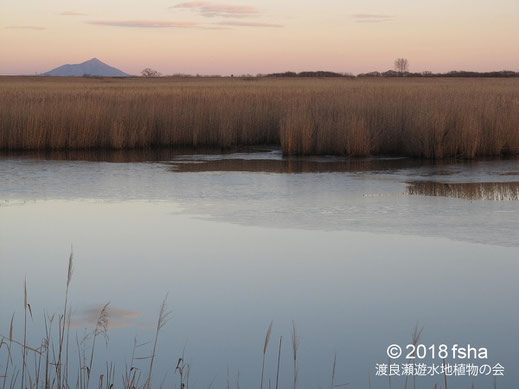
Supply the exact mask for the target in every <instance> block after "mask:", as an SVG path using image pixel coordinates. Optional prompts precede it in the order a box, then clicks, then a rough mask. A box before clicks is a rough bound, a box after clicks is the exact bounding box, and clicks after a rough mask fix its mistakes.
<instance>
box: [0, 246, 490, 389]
mask: <svg viewBox="0 0 519 389" xmlns="http://www.w3.org/2000/svg"><path fill="white" fill-rule="evenodd" d="M72 274H73V255H72V253H71V254H70V257H69V261H68V271H67V274H66V283H65V293H64V302H63V311H62V312H60V313H57V314H52V315H50V314H48V313H44V321H43V322H44V336H43V338H42V339H41V342H40V343H39V344H38V345H32V344H29V341H28V339H29V333H28V329H27V324H28V321H29V320H31V321H32V318H33V311H32V308H31V305H30V299H29V297H28V288H27V282H25V283H24V310H23V337H22V338H21V339H16V337H15V336H14V331H13V330H14V328H13V327H14V325H13V322H14V314H13V315H12V317H11V324H10V328H9V332H8V334H2V333H1V332H0V388H1V389H6V388H9V389H13V388H18V387H20V388H21V389H39V388H42V389H70V388H75V389H88V388H98V389H113V388H124V389H151V388H161V389H162V388H164V387H173V388H177V387H178V388H179V389H188V388H189V379H190V373H191V365H190V364H189V363H187V362H186V360H185V358H184V352H182V354H180V355H179V358H178V360H176V362H175V363H171V370H172V372H173V374H174V375H175V381H174V382H169V381H168V382H167V383H166V377H167V375H168V373H171V372H166V374H165V375H163V378H161V376H159V377H157V375H158V374H157V372H154V369H153V368H154V363H155V360H156V357H157V349H158V347H159V346H160V334H161V330H162V328H163V327H164V326H165V325H166V323H167V322H168V319H169V315H170V312H169V311H168V310H167V305H166V302H167V295H166V297H165V298H164V300H163V301H162V304H161V305H160V309H159V314H158V317H157V321H156V324H155V327H154V330H155V331H154V335H153V338H152V341H151V342H148V343H144V344H140V345H139V344H137V339H135V340H134V343H133V350H132V354H131V357H130V359H129V362H126V363H124V366H121V365H122V364H120V365H119V366H118V365H117V364H116V363H115V362H112V361H99V357H98V355H96V344H98V343H99V342H100V341H102V340H103V339H104V340H105V341H106V342H107V345H108V334H107V333H108V328H109V322H110V320H111V318H110V306H109V304H108V303H107V304H105V305H104V306H103V307H102V308H100V309H99V312H98V316H97V320H96V324H95V325H94V327H93V328H92V329H91V331H90V332H87V333H86V334H85V335H83V336H82V337H81V338H79V337H78V334H77V333H76V334H72V333H71V306H70V304H69V300H68V296H69V288H70V285H71V280H72ZM272 324H273V323H272V322H271V323H270V325H269V326H268V329H267V331H266V335H265V340H264V343H263V348H262V356H261V365H260V366H261V369H260V371H261V374H260V376H259V377H258V378H259V379H258V381H259V385H258V387H259V389H264V388H265V389H266V387H267V383H266V382H267V381H266V378H267V375H266V374H265V360H266V356H267V349H268V348H269V345H270V341H271V334H272ZM422 331H423V327H422V328H419V327H418V325H417V326H416V327H415V330H414V333H413V335H412V343H413V344H414V345H415V346H416V345H417V344H418V343H419V340H420V336H421V333H422ZM290 335H291V336H290V337H291V340H290V349H291V350H290V354H291V355H290V360H291V366H290V370H291V371H290V372H289V374H291V383H290V385H289V386H288V388H290V389H297V388H298V386H299V360H298V355H299V354H298V350H299V336H298V333H297V330H296V325H295V323H294V322H292V329H291V334H290ZM282 343H283V338H282V337H280V338H279V343H278V344H275V345H274V347H276V350H275V351H276V355H277V360H276V371H275V373H274V372H271V373H272V375H271V376H269V378H268V388H269V389H274V388H275V389H279V388H280V382H279V378H280V361H281V351H282ZM148 344H149V345H151V353H150V354H148V355H147V356H146V357H139V356H138V355H137V353H138V352H139V348H140V347H142V346H146V345H148ZM143 363H144V365H143ZM388 363H391V359H390V360H389V361H388ZM444 363H445V360H444ZM336 369H337V356H336V355H334V358H333V364H332V366H330V373H331V374H330V377H328V378H327V379H326V378H325V381H324V382H323V384H324V385H329V388H330V389H334V388H339V387H346V386H348V385H349V384H347V383H345V384H341V383H337V382H336ZM163 373H164V372H162V373H161V374H163ZM371 375H372V374H371V373H368V381H367V385H366V387H368V388H369V389H371V388H372V384H371ZM384 378H385V377H381V379H384ZM388 378H389V379H388V380H387V381H385V383H387V384H388V387H389V389H391V388H393V387H395V388H396V386H395V385H394V384H393V385H392V383H391V377H388ZM215 379H216V377H215V378H213V380H212V381H211V382H209V383H208V386H207V389H211V388H212V387H213V386H214V383H215ZM239 379H240V373H239V371H238V374H237V378H236V380H237V381H236V389H240V381H239ZM438 379H443V382H444V385H445V386H442V385H441V384H440V385H439V384H434V389H443V388H445V389H447V388H448V384H447V375H445V374H444V376H443V378H442V377H439V378H438ZM177 385H178V386H177ZM383 386H384V387H385V385H384V384H383ZM286 387H287V386H285V388H286ZM319 387H321V386H319ZM324 387H326V386H324ZM416 387H417V386H416V376H413V377H411V378H409V377H408V376H406V377H405V382H404V388H403V389H408V388H409V389H410V388H413V389H416ZM225 388H226V389H230V388H231V382H230V377H229V368H227V382H226V386H225ZM472 388H473V389H474V388H475V384H474V383H473V384H472ZM494 388H497V381H496V380H495V377H494Z"/></svg>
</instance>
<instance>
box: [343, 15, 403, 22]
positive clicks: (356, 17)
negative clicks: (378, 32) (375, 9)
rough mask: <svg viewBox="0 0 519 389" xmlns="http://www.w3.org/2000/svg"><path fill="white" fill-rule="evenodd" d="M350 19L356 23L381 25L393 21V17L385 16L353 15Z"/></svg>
mask: <svg viewBox="0 0 519 389" xmlns="http://www.w3.org/2000/svg"><path fill="white" fill-rule="evenodd" d="M352 18H353V20H354V21H355V22H356V23H382V22H390V21H393V20H395V16H394V15H387V14H355V15H352Z"/></svg>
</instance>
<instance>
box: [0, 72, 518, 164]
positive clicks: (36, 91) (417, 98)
mask: <svg viewBox="0 0 519 389" xmlns="http://www.w3.org/2000/svg"><path fill="white" fill-rule="evenodd" d="M257 145H279V146H281V148H282V150H283V153H284V154H285V155H310V154H315V155H321V154H333V155H345V156H364V155H398V156H410V157H418V158H431V159H442V158H453V157H455V158H468V159H471V158H477V157H482V156H502V155H514V154H519V80H516V79H298V78H296V79H270V78H257V79H254V78H253V79H239V78H232V79H231V78H214V79H207V78H190V79H186V78H160V79H140V78H134V79H112V78H105V79H102V78H101V79H97V78H50V77H49V78H45V77H0V150H8V151H12V150H83V149H114V150H130V149H149V148H158V147H196V148H198V147H210V148H219V149H226V148H232V147H239V146H257Z"/></svg>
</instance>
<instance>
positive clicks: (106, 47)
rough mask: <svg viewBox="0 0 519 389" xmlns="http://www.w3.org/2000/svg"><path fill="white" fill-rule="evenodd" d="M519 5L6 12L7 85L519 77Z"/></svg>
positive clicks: (0, 16)
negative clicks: (107, 73)
mask: <svg viewBox="0 0 519 389" xmlns="http://www.w3.org/2000/svg"><path fill="white" fill-rule="evenodd" d="M518 20H519V1H518V0H391V1H389V0H320V1H316V0H312V1H310V0H297V1H296V0H216V1H185V0H139V1H129V0H16V1H12V0H0V74H35V73H42V72H45V71H48V70H50V69H52V68H55V67H57V66H60V65H63V64H67V63H71V64H72V63H80V62H83V61H86V60H88V59H90V58H93V57H96V58H98V59H100V60H101V61H103V62H105V63H107V64H109V65H111V66H115V67H117V68H119V69H121V70H122V71H124V72H126V73H130V74H139V73H140V71H141V70H142V69H144V68H146V67H151V68H153V69H155V70H157V71H159V72H161V73H163V74H177V73H189V74H205V75H207V74H221V75H230V74H257V73H272V72H282V71H288V70H291V71H304V70H329V71H336V72H348V73H354V74H358V73H362V72H369V71H375V70H378V71H385V70H388V69H391V68H393V63H394V60H395V58H398V57H404V58H407V59H408V60H409V64H410V70H411V71H417V72H418V71H427V70H428V71H433V72H444V71H449V70H475V71H491V70H503V69H506V70H515V71H519V49H518V48H519V46H518V43H517V37H519V22H518Z"/></svg>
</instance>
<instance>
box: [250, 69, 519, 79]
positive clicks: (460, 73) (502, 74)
mask: <svg viewBox="0 0 519 389" xmlns="http://www.w3.org/2000/svg"><path fill="white" fill-rule="evenodd" d="M248 76H249V75H248ZM249 77H250V76H249ZM257 77H347V78H354V77H359V78H363V77H487V78H490V77H495V78H511V77H519V72H513V71H511V70H501V71H495V72H469V71H464V70H454V71H450V72H447V73H433V72H429V71H425V72H420V73H411V72H405V73H401V72H397V71H395V70H388V71H386V72H369V73H361V74H358V75H357V76H355V75H353V74H351V73H336V72H327V71H315V72H299V73H296V72H284V73H271V74H258V75H257Z"/></svg>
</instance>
